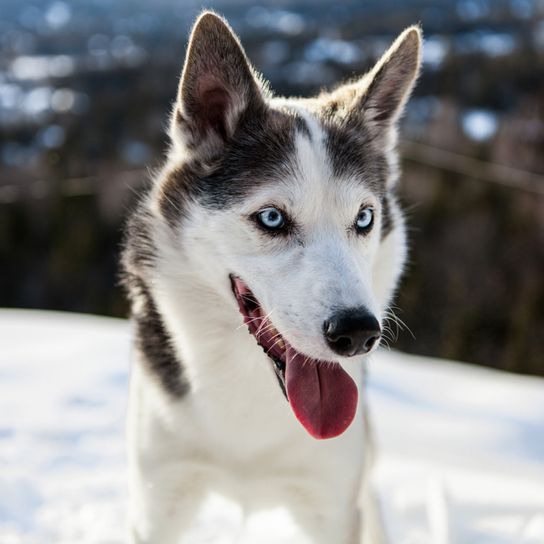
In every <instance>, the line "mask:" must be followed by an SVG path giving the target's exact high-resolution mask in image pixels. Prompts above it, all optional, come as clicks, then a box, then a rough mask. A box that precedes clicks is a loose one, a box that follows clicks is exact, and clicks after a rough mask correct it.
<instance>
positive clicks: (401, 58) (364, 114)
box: [325, 26, 422, 127]
mask: <svg viewBox="0 0 544 544" xmlns="http://www.w3.org/2000/svg"><path fill="white" fill-rule="evenodd" d="M421 40H422V38H421V30H420V28H419V27H417V26H412V27H409V28H407V29H406V30H405V31H404V32H403V33H402V34H401V35H400V36H399V37H398V38H397V39H396V40H395V42H394V43H393V45H392V46H391V47H390V48H389V49H388V50H387V51H386V52H385V53H384V54H383V56H382V57H381V59H380V60H379V61H378V62H377V63H376V65H375V66H374V68H373V69H372V70H371V71H370V72H369V73H368V74H366V75H365V76H363V77H362V78H361V79H360V80H359V81H355V82H353V83H350V84H347V85H344V86H342V87H340V88H339V89H337V90H336V91H335V92H333V93H331V95H330V96H329V97H328V100H326V103H325V109H327V108H329V109H330V107H331V104H334V108H335V109H337V110H338V113H339V114H341V115H343V116H346V117H347V118H348V119H351V120H353V121H355V122H359V123H360V122H361V121H362V122H364V123H372V124H375V125H378V126H384V127H387V126H392V125H393V124H394V123H395V122H396V121H397V120H398V118H399V117H400V116H401V114H402V111H403V109H404V105H405V104H406V101H407V100H408V97H409V96H410V93H411V91H412V89H413V87H414V83H415V81H416V79H417V76H418V74H419V68H420V64H421Z"/></svg>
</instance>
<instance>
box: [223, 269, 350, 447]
mask: <svg viewBox="0 0 544 544" xmlns="http://www.w3.org/2000/svg"><path fill="white" fill-rule="evenodd" d="M230 278H231V284H232V290H233V292H234V296H235V297H236V300H237V302H238V307H239V309H240V313H241V314H242V316H243V318H244V323H245V324H246V325H247V327H248V329H249V332H250V333H251V334H252V336H253V337H254V338H255V340H256V341H257V344H258V345H259V346H261V348H262V349H263V350H264V352H265V353H266V354H267V355H268V357H269V358H270V360H271V362H272V367H273V369H274V372H275V373H276V376H277V378H278V382H279V384H280V387H281V389H282V391H283V393H284V395H285V397H286V398H287V400H288V402H289V404H290V406H291V408H292V410H293V412H294V414H295V416H296V417H297V419H298V420H299V421H300V423H301V424H302V425H303V426H304V428H305V429H306V430H307V431H308V432H309V433H310V435H312V436H313V437H314V438H318V439H324V438H333V437H335V436H338V435H340V434H342V433H343V432H344V431H345V430H346V429H347V428H348V427H349V425H350V424H351V422H352V421H353V418H354V417H355V413H356V411H357V398H358V392H357V386H356V385H355V382H354V381H353V380H352V378H351V377H350V376H349V374H347V372H346V371H345V370H344V369H343V368H342V367H341V366H340V364H338V363H337V362H333V361H320V360H317V359H313V358H311V357H309V356H307V355H304V354H303V353H300V352H299V351H297V350H296V349H295V348H294V347H293V346H292V345H291V344H290V343H289V342H288V341H287V340H286V339H285V338H284V337H283V336H282V335H281V333H280V332H279V331H278V330H277V329H276V328H275V327H274V325H273V324H272V321H271V320H270V318H269V316H268V315H267V314H266V312H265V311H264V310H263V308H262V306H261V304H260V303H259V301H258V300H257V298H256V297H255V295H254V294H253V293H252V291H251V290H250V289H249V287H248V286H247V285H246V284H245V283H244V282H243V281H242V280H241V279H240V278H238V277H236V276H233V275H231V277H230Z"/></svg>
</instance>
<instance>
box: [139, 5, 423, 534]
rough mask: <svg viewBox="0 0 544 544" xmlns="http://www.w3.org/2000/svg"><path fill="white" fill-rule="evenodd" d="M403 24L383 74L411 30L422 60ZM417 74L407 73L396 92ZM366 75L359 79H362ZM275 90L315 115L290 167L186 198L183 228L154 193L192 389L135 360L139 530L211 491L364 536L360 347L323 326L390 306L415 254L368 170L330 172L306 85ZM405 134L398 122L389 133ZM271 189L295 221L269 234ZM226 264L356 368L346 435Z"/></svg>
mask: <svg viewBox="0 0 544 544" xmlns="http://www.w3.org/2000/svg"><path fill="white" fill-rule="evenodd" d="M206 17H207V18H208V21H209V17H210V16H209V15H204V16H203V17H202V18H201V20H203V19H204V18H206ZM197 26H198V23H197ZM196 33H197V31H196V30H195V31H194V33H193V36H194V35H195V34H196ZM414 33H415V34H414ZM402 36H403V37H404V38H402V39H400V38H399V40H397V42H395V44H394V46H393V47H392V48H391V51H393V52H392V53H391V52H390V53H388V54H386V56H384V60H382V61H381V63H380V64H379V65H378V68H376V69H375V70H374V72H372V74H374V75H375V74H376V73H378V70H379V69H382V68H383V67H384V66H386V63H389V62H390V60H391V58H392V55H394V54H396V53H395V51H397V50H398V49H399V47H400V46H401V45H402V44H403V43H404V42H403V40H412V42H413V41H414V39H416V38H417V44H416V45H414V43H412V46H411V47H415V48H416V49H414V54H415V55H417V59H418V60H417V63H419V45H418V44H419V40H420V33H419V31H418V30H417V29H413V28H412V29H409V30H407V31H406V32H405V33H404V34H403V35H402ZM199 39H200V38H199ZM384 69H385V68H384ZM415 76H416V72H414V74H413V76H412V77H411V79H408V80H406V81H404V82H403V84H404V85H405V86H406V92H405V93H404V95H402V97H401V99H402V100H401V102H402V103H401V104H400V106H402V105H403V104H404V101H405V100H406V97H407V96H408V93H409V90H410V89H411V86H412V84H413V81H414V78H415ZM369 81H370V79H369V77H367V78H366V79H364V80H363V84H361V85H363V86H362V87H361V88H365V86H367V85H368V82H369ZM352 87H353V89H352ZM350 89H351V90H356V84H354V85H352V86H350V87H349V89H348V91H349V90H350ZM361 92H362V91H361ZM347 94H348V95H349V92H348V93H347ZM352 94H353V95H354V96H355V95H356V94H357V93H352ZM269 106H270V107H271V108H277V109H281V110H283V111H285V110H289V109H291V110H293V111H296V113H297V114H298V115H300V116H302V117H303V119H304V120H305V122H306V125H307V127H308V129H309V132H310V135H311V137H310V138H309V137H308V136H307V135H305V134H304V133H300V134H298V136H297V139H296V142H295V144H296V145H295V147H296V153H295V159H294V162H295V168H294V169H292V171H293V174H292V175H290V176H288V177H286V178H285V179H278V180H276V183H274V184H265V185H263V186H261V187H259V188H257V189H256V190H255V191H254V192H253V193H252V194H251V196H250V197H248V198H246V200H245V201H244V202H243V203H242V204H240V205H237V206H233V207H229V208H228V209H224V210H215V211H210V210H204V209H203V208H202V207H201V206H199V205H198V204H197V203H196V202H187V203H186V208H185V209H184V217H185V218H186V219H185V220H184V221H183V228H182V229H180V230H179V232H175V233H173V231H172V229H171V228H170V226H168V225H167V224H166V221H165V219H164V218H163V217H162V215H161V213H160V210H159V207H158V201H159V197H160V196H161V193H162V187H161V179H160V178H159V179H158V180H157V184H156V186H155V189H154V192H153V193H152V194H151V196H150V198H149V200H148V205H149V209H150V210H151V213H153V214H154V216H155V222H154V225H155V229H154V232H153V238H154V247H155V248H158V256H157V259H158V262H157V264H156V265H155V272H154V276H153V281H152V283H151V285H150V286H149V287H150V289H151V291H152V295H153V299H154V301H155V303H156V304H157V307H158V311H159V313H160V315H161V317H162V319H163V321H164V324H165V326H166V328H167V330H168V332H169V334H170V336H171V338H172V340H173V343H174V349H175V351H176V352H177V355H178V357H179V360H181V361H182V363H183V372H184V375H185V377H186V378H187V379H188V381H189V383H190V393H189V394H186V395H185V396H183V397H182V398H181V399H174V398H173V397H171V396H169V395H168V394H167V393H166V392H165V391H164V390H163V389H162V387H161V386H160V385H159V382H158V381H157V380H155V379H153V376H151V375H150V374H149V372H148V371H147V370H146V368H145V365H142V364H138V361H136V362H135V363H136V364H134V367H133V372H132V377H131V392H130V409H129V442H130V445H129V469H130V507H129V511H130V527H131V542H132V543H133V544H137V543H138V544H175V543H177V542H179V540H180V538H181V537H182V535H183V534H184V533H185V531H186V529H187V527H189V526H190V524H191V522H192V521H193V518H194V517H195V514H196V513H197V510H198V509H199V507H200V505H201V504H202V502H203V500H204V499H205V498H206V496H207V495H208V494H209V493H210V492H212V491H213V492H215V493H219V494H223V495H224V496H226V497H228V498H231V499H234V500H236V501H238V502H239V503H240V504H241V505H242V506H243V508H244V509H245V510H246V511H247V512H251V511H255V510H260V509H268V508H274V507H276V506H283V507H286V508H287V509H288V510H289V511H290V512H291V515H292V517H293V519H294V520H295V521H296V523H297V524H298V526H299V528H300V537H299V538H298V539H297V540H296V541H295V542H296V543H297V544H303V543H306V542H311V543H313V544H355V543H359V542H360V541H361V527H360V519H359V518H360V505H359V496H360V491H361V479H362V471H363V464H364V462H365V457H367V456H368V454H369V450H368V446H369V444H368V443H367V433H366V430H367V425H366V423H365V417H364V415H365V410H364V396H365V392H364V383H363V382H364V368H363V365H364V360H362V359H361V358H356V357H355V358H342V357H339V356H337V355H336V354H335V353H333V352H332V350H331V349H330V348H329V347H328V345H327V343H326V342H325V340H324V338H323V332H322V331H323V322H324V321H325V320H326V319H327V318H329V317H330V316H331V314H332V312H333V311H334V310H335V309H336V308H338V307H346V308H353V307H359V306H365V307H366V308H367V309H368V310H369V311H370V312H372V313H373V314H374V315H375V316H376V318H377V319H378V321H379V322H380V323H382V322H383V319H384V312H385V310H386V309H387V306H388V304H389V302H390V299H391V296H392V294H393V291H394V289H395V286H396V284H397V281H398V278H399V275H400V273H401V271H402V267H403V263H404V260H405V256H406V245H405V232H404V223H403V220H402V216H401V213H400V210H399V208H398V206H397V205H396V204H395V203H393V204H392V205H391V210H390V212H391V214H392V216H393V225H394V228H393V229H392V231H391V232H390V233H389V235H388V236H387V237H385V238H383V237H382V235H381V232H380V225H381V219H382V218H381V214H382V209H381V199H380V197H379V195H377V194H375V193H373V191H371V190H370V189H369V187H368V186H366V185H365V183H364V180H361V179H350V178H342V179H337V178H335V176H334V173H333V169H332V167H331V164H330V162H329V157H328V156H327V152H326V149H325V146H324V138H325V136H324V134H323V132H322V130H321V128H320V125H319V123H318V121H317V119H315V118H314V117H313V113H312V111H313V107H314V106H315V105H314V106H312V103H311V101H309V102H305V101H302V100H299V101H289V100H285V99H274V100H271V101H269ZM400 106H399V112H396V113H395V116H394V119H396V118H397V117H398V115H399V114H400V109H401V107H400ZM394 119H393V120H394ZM172 135H173V138H174V145H173V146H172V149H171V152H170V156H169V158H168V163H167V165H166V167H165V169H164V171H165V172H168V170H169V169H174V168H176V166H179V165H180V164H183V160H184V157H183V155H184V154H186V153H187V149H186V147H185V146H184V145H183V142H181V143H180V142H179V141H178V142H177V144H176V139H178V140H179V139H181V138H182V135H180V134H178V133H177V132H176V131H173V133H172ZM394 139H395V128H394V126H391V127H390V129H389V132H388V139H387V140H386V147H387V148H389V146H393V144H394ZM387 151H388V157H387V159H388V161H389V163H390V166H391V167H392V169H391V170H392V175H391V179H389V180H384V182H386V185H387V186H388V187H390V186H391V184H393V183H394V182H395V179H396V175H397V172H396V168H395V159H394V155H393V152H392V150H391V149H387ZM286 160H293V158H292V157H290V158H287V157H286ZM270 205H274V206H277V207H279V208H281V209H283V210H285V211H287V212H288V213H289V214H290V215H291V216H292V217H294V218H296V221H297V224H298V225H299V227H300V228H299V230H298V231H297V233H296V236H291V237H288V238H285V237H269V238H268V239H267V238H266V237H264V236H263V234H262V233H259V232H258V229H256V228H255V227H254V226H253V225H251V224H250V220H249V219H248V217H249V216H250V215H251V214H254V213H255V212H257V211H259V210H260V209H262V208H263V207H266V206H270ZM362 205H367V206H371V207H372V208H373V209H374V211H375V217H374V225H375V226H374V228H373V229H372V231H371V232H370V233H369V234H367V235H366V236H357V235H356V234H355V232H354V229H353V225H354V222H355V220H356V217H357V214H358V212H359V210H360V208H361V206H362ZM231 273H234V274H236V275H237V276H239V277H241V278H242V279H243V281H244V282H246V283H247V284H248V286H249V287H250V289H251V290H252V291H253V293H254V294H255V296H256V297H257V299H258V300H259V302H260V303H261V305H262V307H263V308H264V309H265V311H267V312H268V313H269V315H270V319H271V320H272V322H273V323H274V326H275V327H276V328H277V329H278V330H279V331H280V332H281V334H282V336H284V337H285V338H286V339H287V340H288V341H289V343H290V344H291V345H293V346H294V347H295V348H296V349H297V350H298V351H300V352H303V353H305V354H307V355H309V356H310V357H312V358H315V359H321V360H329V361H337V362H339V363H340V364H341V365H342V367H343V368H344V369H345V370H346V372H348V373H349V374H350V375H351V376H352V378H353V379H354V381H355V382H356V384H357V387H358V390H359V406H358V411H357V415H356V417H355V419H354V421H353V422H352V424H351V425H350V426H349V428H348V429H347V430H346V431H345V432H344V433H343V434H342V435H340V436H338V437H337V438H333V439H329V440H325V441H317V440H315V439H314V438H312V437H311V436H310V435H309V434H308V433H307V431H306V430H305V429H304V428H303V427H302V425H301V424H300V423H299V422H298V421H297V420H296V418H295V416H294V414H293V411H292V410H291V408H290V406H289V404H288V403H287V401H286V399H285V397H284V395H283V393H282V391H281V389H280V387H279V386H278V384H277V380H276V377H275V375H274V372H273V370H272V368H271V364H270V361H269V360H268V358H267V356H266V355H265V354H264V353H263V351H262V350H261V348H259V347H258V346H257V344H256V341H255V338H254V337H253V336H251V335H250V334H249V332H248V330H247V328H246V327H245V326H244V324H243V319H242V316H241V315H240V312H239V311H238V307H237V303H236V300H235V298H234V296H233V293H232V291H231V286H230V282H229V274H231ZM369 496H370V494H366V497H367V498H368V497H369ZM365 508H368V509H367V510H365V511H364V512H363V513H364V514H365V517H364V530H365V534H366V535H370V536H367V537H365V538H367V540H365V541H364V544H376V543H377V541H378V539H381V537H378V536H376V535H378V533H377V532H375V531H373V530H372V529H371V528H370V522H371V521H372V520H370V519H368V516H369V515H372V516H374V517H375V518H376V519H377V518H379V512H378V509H377V508H376V505H375V504H370V505H368V504H367V505H366V506H365Z"/></svg>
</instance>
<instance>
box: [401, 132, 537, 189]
mask: <svg viewBox="0 0 544 544" xmlns="http://www.w3.org/2000/svg"><path fill="white" fill-rule="evenodd" d="M402 155H403V157H404V158H405V159H408V160H410V161H413V162H417V163H420V164H424V165H425V166H431V167H433V168H437V169H440V170H446V171H449V172H453V173H456V174H460V175H461V176H464V177H467V178H473V179H477V180H480V181H486V182H489V183H495V184H498V185H502V186H504V187H509V188H511V189H519V190H521V191H526V192H529V193H532V194H535V195H539V196H544V175H540V174H535V173H533V172H527V171H526V170H519V169H517V168H512V167H510V166H505V165H503V164H497V163H493V162H487V161H483V160H480V159H475V158H473V157H469V156H467V155H461V154H459V153H454V152H452V151H447V150H446V149H442V148H439V147H434V146H431V145H428V144H422V143H420V142H414V141H410V140H408V141H406V140H405V141H404V143H403V146H402Z"/></svg>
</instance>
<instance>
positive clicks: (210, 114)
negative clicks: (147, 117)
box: [171, 12, 264, 158]
mask: <svg viewBox="0 0 544 544" xmlns="http://www.w3.org/2000/svg"><path fill="white" fill-rule="evenodd" d="M263 105H264V101H263V96H262V92H261V88H260V84H259V80H258V77H257V76H256V75H255V73H254V71H253V69H252V68H251V66H250V64H249V61H248V59H247V57H246V55H245V53H244V50H243V49H242V46H241V45H240V42H239V40H238V38H237V37H236V35H235V34H234V33H233V31H232V30H231V28H230V27H229V26H228V24H227V23H226V22H225V21H224V20H223V19H222V18H221V17H219V16H218V15H216V14H215V13H212V12H205V13H203V14H202V15H201V16H200V17H199V18H198V19H197V21H196V23H195V25H194V27H193V30H192V33H191V37H190V39H189V45H188V48H187V56H186V58H185V65H184V67H183V72H182V74H181V80H180V85H179V91H178V98H177V103H176V107H175V110H174V115H173V119H172V126H171V136H172V139H173V141H174V143H175V144H181V146H182V147H184V148H185V149H188V150H190V151H194V152H197V153H198V154H199V155H201V157H202V158H206V157H210V156H212V155H213V154H215V153H217V151H218V149H220V148H221V147H222V146H223V145H224V143H225V142H226V141H228V140H229V138H231V137H232V135H233V134H234V132H235V130H236V128H237V125H238V123H239V122H240V119H241V117H242V116H243V115H244V114H245V113H246V112H247V111H248V110H249V109H251V108H254V109H258V108H262V107H263Z"/></svg>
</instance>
